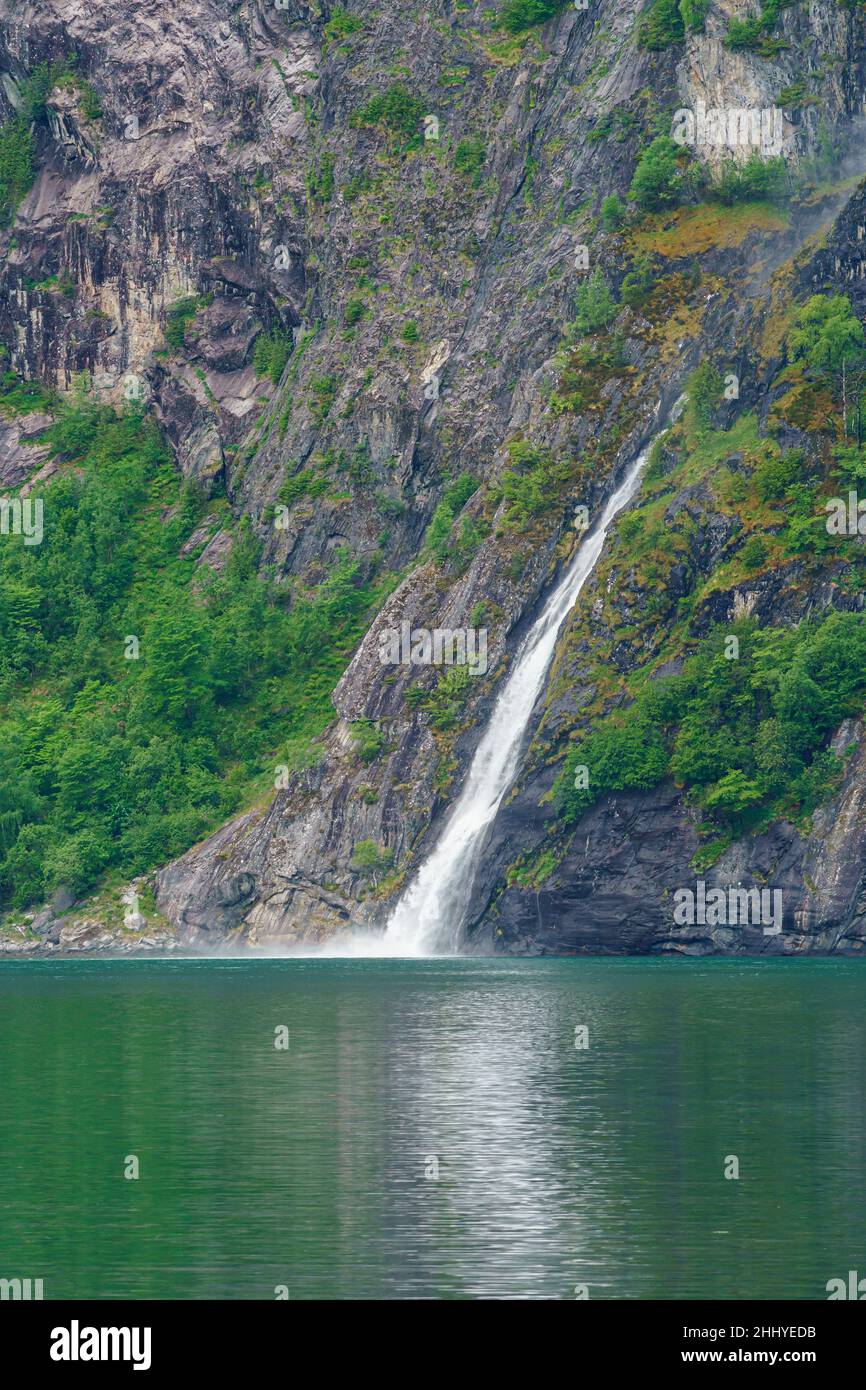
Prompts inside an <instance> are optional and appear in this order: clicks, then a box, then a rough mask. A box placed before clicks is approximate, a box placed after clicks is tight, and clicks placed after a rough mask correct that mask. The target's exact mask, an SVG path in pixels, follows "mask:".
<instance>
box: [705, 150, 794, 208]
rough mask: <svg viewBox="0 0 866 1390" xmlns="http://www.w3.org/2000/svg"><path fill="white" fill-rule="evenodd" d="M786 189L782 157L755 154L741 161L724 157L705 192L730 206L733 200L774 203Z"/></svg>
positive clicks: (785, 168)
mask: <svg viewBox="0 0 866 1390" xmlns="http://www.w3.org/2000/svg"><path fill="white" fill-rule="evenodd" d="M787 191H788V167H787V165H786V163H785V161H784V159H782V158H780V157H774V158H772V159H762V158H761V156H760V155H759V154H757V153H755V154H750V155H749V157H748V159H746V160H745V161H744V162H743V163H742V164H738V163H737V161H736V160H734V159H726V160H724V161H723V163H722V166H721V169H720V171H719V175H718V178H717V179H716V180H715V182H714V183H712V184H710V186H709V190H708V194H709V197H710V198H711V199H714V200H718V202H720V203H725V204H726V205H727V206H728V207H731V206H732V205H733V204H734V203H751V202H762V201H767V202H771V203H772V202H778V201H779V199H781V198H783V197H784V196H785V194H786V193H787Z"/></svg>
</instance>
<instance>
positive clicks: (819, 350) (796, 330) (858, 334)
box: [788, 294, 866, 377]
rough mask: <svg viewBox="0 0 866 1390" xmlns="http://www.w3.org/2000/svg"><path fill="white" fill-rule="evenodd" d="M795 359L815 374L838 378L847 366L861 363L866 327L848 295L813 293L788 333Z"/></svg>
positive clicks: (865, 344)
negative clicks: (865, 329) (804, 363)
mask: <svg viewBox="0 0 866 1390" xmlns="http://www.w3.org/2000/svg"><path fill="white" fill-rule="evenodd" d="M788 349H789V351H790V353H791V356H792V357H793V358H794V360H795V361H796V360H798V359H800V358H802V359H803V360H804V361H805V362H806V364H807V365H808V366H809V367H811V368H812V370H813V371H815V372H819V373H826V374H828V375H829V376H831V377H836V376H838V375H839V374H840V373H841V371H842V367H843V364H847V365H848V366H849V367H850V366H853V365H854V364H855V363H857V362H859V361H860V360H861V359H862V357H863V355H864V350H866V337H864V333H863V326H862V324H861V323H860V320H859V319H858V318H857V316H856V314H855V313H854V311H853V309H852V308H851V301H850V300H849V299H848V296H847V295H844V294H833V295H823V294H813V295H812V297H811V298H810V299H807V301H806V303H805V304H803V305H802V306H801V307H800V308H799V309H798V311H797V316H796V319H795V322H794V326H793V328H792V329H791V331H790V332H789V334H788Z"/></svg>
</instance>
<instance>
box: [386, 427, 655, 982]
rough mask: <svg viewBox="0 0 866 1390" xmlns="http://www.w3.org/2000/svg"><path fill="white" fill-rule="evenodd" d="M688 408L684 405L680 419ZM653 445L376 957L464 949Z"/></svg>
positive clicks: (516, 675)
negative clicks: (557, 684)
mask: <svg viewBox="0 0 866 1390" xmlns="http://www.w3.org/2000/svg"><path fill="white" fill-rule="evenodd" d="M680 406H681V402H678V403H677V406H676V407H675V408H674V412H673V418H676V415H677V414H678V413H679V409H680ZM665 428H667V426H665ZM662 433H663V431H662ZM651 447H652V441H651V442H650V443H649V444H647V446H646V448H644V449H643V450H642V451H641V453H640V454H639V455H638V457H637V458H636V459H635V461H634V462H633V463H632V465H631V467H630V468H629V469H628V472H627V473H626V476H625V478H624V479H623V481H622V483H621V484H620V486H619V487H618V488H617V489H616V491H615V492H614V493H613V494H612V495H611V497H610V498H609V499H608V501H607V503H606V504H605V507H604V509H603V511H602V515H601V519H600V520H599V522H598V525H597V526H595V527H594V528H593V529H592V530H591V531H590V532H589V533H588V534H587V536H586V537H585V538H584V539H583V540H582V541H581V544H580V546H579V547H578V551H577V554H576V555H575V557H574V559H573V561H572V563H571V564H570V565H569V566H568V568H567V569H566V571H565V573H564V574H563V576H562V578H561V579H560V581H559V583H558V584H557V585H556V586H555V587H554V589H553V590H552V592H551V594H550V595H549V597H548V598H547V600H546V602H545V604H544V607H543V608H542V611H541V613H540V614H539V616H538V618H537V619H536V621H535V622H534V623H533V625H532V627H531V628H530V630H529V632H528V633H527V634H526V637H525V638H524V640H523V642H522V643H521V645H520V648H519V650H518V652H517V654H516V656H515V658H514V664H513V667H512V670H511V672H510V673H509V675H508V677H507V678H506V680H505V682H504V686H503V689H502V691H501V693H500V694H499V696H498V698H497V700H496V703H495V705H494V707H493V713H492V715H491V717H490V722H489V723H488V725H487V728H486V729H485V731H484V735H483V737H482V739H481V742H480V743H479V745H478V747H477V749H476V751H475V756H474V757H473V759H472V763H471V766H470V768H469V771H468V773H467V776H466V781H465V783H464V785H463V788H462V790H461V792H460V795H459V796H458V798H457V801H456V803H455V805H454V808H453V810H452V811H451V813H450V815H449V817H448V820H447V822H446V824H445V828H444V830H443V831H442V834H441V835H440V837H439V840H438V842H437V844H436V846H435V848H434V849H433V851H432V853H431V854H430V855H429V856H428V857H427V859H426V860H425V861H424V863H423V864H422V865H421V868H420V870H419V871H418V874H417V875H416V877H415V878H414V880H413V881H412V882H411V883H410V885H409V887H408V888H407V889H406V891H405V893H404V894H403V895H402V897H401V898H400V900H399V902H398V903H397V906H396V907H395V909H394V911H393V913H392V914H391V917H390V920H389V921H388V924H387V927H386V929H385V934H384V937H383V938H382V940H381V942H377V943H376V946H375V954H377V955H379V954H386V955H394V956H426V955H431V954H434V953H438V952H443V951H444V952H449V951H450V952H453V951H456V950H457V949H458V948H459V946H460V938H461V934H462V928H463V923H464V916H465V911H466V905H467V903H468V900H469V895H470V890H471V887H472V882H473V879H474V877H475V872H476V870H477V867H478V863H479V860H480V857H481V853H482V850H483V846H484V841H485V839H486V836H487V832H488V830H489V828H490V825H491V823H492V821H493V818H494V816H495V815H496V812H497V811H498V810H499V806H500V804H501V802H502V798H503V797H504V796H505V793H506V792H507V791H508V789H509V787H510V786H511V783H512V782H513V780H514V776H515V773H516V772H517V767H518V763H519V759H520V754H521V751H522V749H523V744H524V740H525V736H526V730H527V728H528V726H529V721H530V719H531V718H532V711H533V709H534V707H535V703H536V700H537V699H538V696H539V694H540V693H541V689H542V686H543V685H544V680H545V677H546V675H547V672H548V669H549V667H550V663H551V661H552V660H553V653H554V650H555V648H556V639H557V636H558V634H559V629H560V628H561V627H562V624H563V622H564V620H565V617H566V615H567V614H568V613H569V611H570V610H571V609H572V608H573V607H574V605H575V603H576V602H577V598H578V595H579V594H580V591H581V589H582V588H583V586H584V584H585V583H586V581H587V579H588V578H589V576H590V574H591V573H592V571H593V569H594V568H595V565H596V562H597V560H598V557H599V556H600V554H601V552H602V549H603V547H604V542H605V537H606V536H607V532H608V530H609V528H610V525H611V522H612V521H613V520H614V518H615V517H616V515H617V514H618V513H619V512H620V511H622V509H623V507H624V506H626V504H627V503H628V502H629V501H630V500H631V498H632V497H633V496H634V495H635V493H636V492H637V489H638V485H639V483H640V478H641V473H642V472H643V469H644V465H645V463H646V460H647V458H648V457H649V452H650V449H651Z"/></svg>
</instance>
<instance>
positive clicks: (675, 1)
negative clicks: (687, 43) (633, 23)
mask: <svg viewBox="0 0 866 1390" xmlns="http://www.w3.org/2000/svg"><path fill="white" fill-rule="evenodd" d="M685 36H686V31H685V24H684V23H683V16H682V14H681V13H680V5H679V0H652V4H651V5H650V7H649V9H648V10H647V11H646V12H645V14H644V15H643V16H642V17H641V20H640V23H639V25H638V31H637V41H638V46H639V47H640V48H647V49H649V50H650V51H651V52H659V51H660V50H662V49H664V48H670V47H671V46H672V45H673V44H677V43H682V42H683V39H684V38H685Z"/></svg>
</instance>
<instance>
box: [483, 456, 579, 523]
mask: <svg viewBox="0 0 866 1390" xmlns="http://www.w3.org/2000/svg"><path fill="white" fill-rule="evenodd" d="M508 456H509V458H510V459H511V462H512V464H513V465H514V466H513V467H512V468H509V469H507V470H506V472H504V473H503V475H502V477H501V479H500V481H499V491H500V493H501V495H502V496H503V497H504V498H505V500H506V501H507V502H508V503H509V507H508V510H507V512H506V514H505V526H506V529H508V530H515V531H520V530H523V529H524V528H525V527H526V526H528V525H529V523H530V522H531V521H532V520H533V518H535V517H537V516H541V515H542V514H543V513H544V512H546V511H550V509H551V508H552V507H555V506H557V505H558V503H559V501H560V497H561V493H562V487H563V484H564V483H566V482H567V481H568V479H569V477H570V476H571V466H570V465H569V463H568V462H567V460H564V459H557V458H556V457H555V456H554V455H553V454H552V453H551V452H550V450H549V449H543V448H537V447H535V446H533V445H531V444H527V443H526V441H525V440H522V439H515V440H513V441H512V442H511V444H509V446H508Z"/></svg>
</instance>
